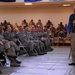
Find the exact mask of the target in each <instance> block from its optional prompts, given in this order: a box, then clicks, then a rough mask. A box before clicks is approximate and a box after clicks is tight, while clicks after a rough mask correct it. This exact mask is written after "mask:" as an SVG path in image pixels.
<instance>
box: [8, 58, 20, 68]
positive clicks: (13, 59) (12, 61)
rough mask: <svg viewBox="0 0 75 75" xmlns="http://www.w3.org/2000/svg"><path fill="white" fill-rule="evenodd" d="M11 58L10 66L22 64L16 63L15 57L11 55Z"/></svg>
mask: <svg viewBox="0 0 75 75" xmlns="http://www.w3.org/2000/svg"><path fill="white" fill-rule="evenodd" d="M9 59H10V61H11V62H10V66H11V67H20V64H18V63H16V61H15V58H12V57H9Z"/></svg>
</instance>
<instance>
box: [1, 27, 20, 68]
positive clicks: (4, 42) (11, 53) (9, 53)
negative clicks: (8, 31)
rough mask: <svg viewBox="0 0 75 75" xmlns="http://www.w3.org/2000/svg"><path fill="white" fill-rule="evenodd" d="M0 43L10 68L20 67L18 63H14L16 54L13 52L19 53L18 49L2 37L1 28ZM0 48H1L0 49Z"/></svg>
mask: <svg viewBox="0 0 75 75" xmlns="http://www.w3.org/2000/svg"><path fill="white" fill-rule="evenodd" d="M0 41H1V42H2V45H1V46H3V48H2V49H3V50H4V49H5V52H6V54H7V56H8V58H9V59H10V60H11V66H12V67H13V66H16V67H18V66H20V65H19V63H17V61H16V58H17V56H16V53H15V51H19V48H18V47H17V45H16V44H15V43H14V42H13V41H8V40H5V39H4V37H3V35H2V28H1V27H0ZM0 48H1V47H0ZM2 49H1V50H2Z"/></svg>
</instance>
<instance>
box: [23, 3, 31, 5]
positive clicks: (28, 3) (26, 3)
mask: <svg viewBox="0 0 75 75" xmlns="http://www.w3.org/2000/svg"><path fill="white" fill-rule="evenodd" d="M24 4H25V5H32V3H24Z"/></svg>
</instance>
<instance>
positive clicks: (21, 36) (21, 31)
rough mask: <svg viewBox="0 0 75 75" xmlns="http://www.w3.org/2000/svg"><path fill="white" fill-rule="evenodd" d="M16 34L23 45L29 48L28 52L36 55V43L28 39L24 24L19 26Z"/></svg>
mask: <svg viewBox="0 0 75 75" xmlns="http://www.w3.org/2000/svg"><path fill="white" fill-rule="evenodd" d="M16 36H17V38H18V39H19V40H20V42H21V43H22V45H24V46H25V47H28V48H29V49H28V53H29V55H30V56H36V55H37V53H35V52H34V49H35V48H36V44H35V43H34V42H33V41H32V40H29V39H28V37H27V36H26V34H25V32H24V27H23V26H20V27H19V32H18V33H17V34H16Z"/></svg>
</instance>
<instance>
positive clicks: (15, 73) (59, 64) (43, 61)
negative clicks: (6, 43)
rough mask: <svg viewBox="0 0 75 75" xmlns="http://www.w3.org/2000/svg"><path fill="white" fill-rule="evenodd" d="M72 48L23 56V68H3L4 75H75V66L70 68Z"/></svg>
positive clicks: (55, 49)
mask: <svg viewBox="0 0 75 75" xmlns="http://www.w3.org/2000/svg"><path fill="white" fill-rule="evenodd" d="M69 52H70V47H54V50H53V52H48V53H47V54H46V55H40V56H33V57H28V56H21V57H19V58H18V59H19V60H21V61H22V64H21V67H15V68H14V67H12V68H7V67H5V68H3V67H2V71H3V74H2V75H75V66H68V63H70V62H71V59H69V58H68V57H69Z"/></svg>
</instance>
